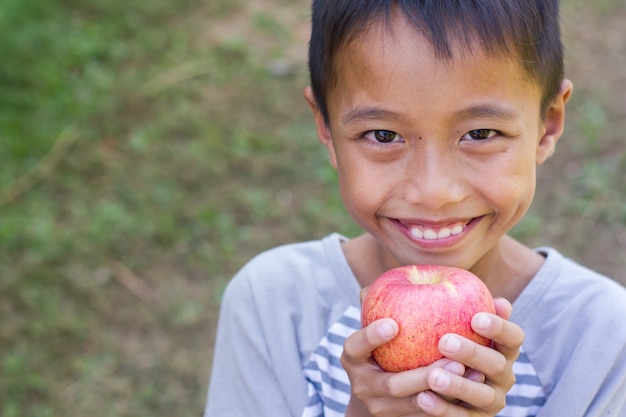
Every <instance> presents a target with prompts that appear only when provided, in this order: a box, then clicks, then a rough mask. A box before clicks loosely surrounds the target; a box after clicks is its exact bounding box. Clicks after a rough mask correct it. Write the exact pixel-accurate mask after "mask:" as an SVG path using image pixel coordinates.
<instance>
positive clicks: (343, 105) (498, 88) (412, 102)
mask: <svg viewBox="0 0 626 417" xmlns="http://www.w3.org/2000/svg"><path fill="white" fill-rule="evenodd" d="M392 27H393V34H392V33H390V32H389V31H388V30H387V29H386V28H385V27H384V26H381V25H379V26H378V30H376V29H372V30H369V31H366V32H364V34H363V35H361V36H360V37H358V39H357V40H356V41H355V42H352V43H351V44H349V45H348V46H347V47H345V48H344V49H343V50H342V51H341V53H340V54H339V58H338V61H337V62H336V67H335V70H336V74H337V76H338V83H337V87H336V88H334V89H333V90H332V91H330V92H329V94H328V96H327V97H328V102H327V104H328V110H329V125H328V126H326V125H325V124H324V121H323V117H322V116H321V114H320V113H319V111H317V109H316V107H315V103H314V101H313V98H312V96H311V94H310V91H309V92H308V93H307V98H308V99H309V101H310V102H311V105H312V106H313V108H314V111H315V114H316V123H317V126H318V133H319V136H320V140H321V141H322V142H323V143H324V144H325V145H326V147H327V149H328V152H329V156H330V160H331V163H332V164H333V166H335V167H336V169H337V170H338V176H339V183H340V189H341V194H342V198H343V200H344V204H345V206H346V208H347V210H348V211H349V213H350V214H351V216H352V217H353V218H354V219H355V220H356V221H357V222H358V223H359V224H360V225H361V226H362V227H363V228H364V229H365V230H366V231H367V232H369V233H370V234H371V235H373V236H375V237H376V238H377V240H378V242H379V243H381V244H382V247H383V248H384V251H385V255H386V256H387V259H388V260H391V261H389V262H388V265H386V266H387V267H392V266H394V265H393V263H397V264H409V263H433V264H442V265H451V266H457V267H461V268H465V269H472V266H474V265H475V264H476V263H477V262H478V261H479V260H480V259H481V258H483V257H484V256H485V255H486V254H488V253H493V250H494V249H496V247H497V245H498V242H499V241H500V238H501V237H502V236H503V235H504V234H506V233H507V231H508V230H509V229H510V228H511V227H513V226H514V225H515V224H516V223H517V222H518V221H519V220H520V218H521V217H522V216H523V215H524V213H525V212H526V211H527V209H528V207H529V206H530V204H531V201H532V198H533V194H534V191H535V171H536V166H537V165H538V164H540V163H542V162H543V161H544V160H545V159H547V158H548V157H549V156H550V155H551V153H552V151H553V148H554V145H555V143H556V141H557V139H558V137H559V136H560V134H561V132H562V128H563V107H564V104H565V101H567V97H568V96H569V85H566V84H564V86H565V87H564V92H562V94H561V95H560V96H559V99H557V101H556V102H555V104H554V105H553V106H552V107H551V108H550V109H549V111H548V115H547V117H546V118H545V119H542V118H541V117H540V108H539V106H540V101H541V91H540V89H539V87H538V85H537V84H536V83H534V82H531V81H530V80H529V79H528V77H527V76H526V74H525V73H524V72H523V70H522V69H521V68H520V67H518V66H517V64H516V63H515V62H514V61H512V60H510V59H508V58H505V57H496V56H488V55H485V54H484V53H483V52H482V50H481V49H480V48H479V47H476V48H474V51H473V52H472V53H469V52H466V53H465V55H464V56H463V55H462V52H461V56H463V57H462V58H459V51H458V50H455V53H456V54H457V55H455V58H454V59H453V60H448V61H446V60H440V59H438V58H436V57H435V56H434V54H433V51H432V48H431V45H430V43H429V42H428V41H427V40H426V39H425V38H423V37H422V35H421V34H420V33H419V32H416V31H415V30H414V29H413V28H412V27H411V26H410V25H409V24H408V23H407V22H406V21H405V20H404V19H403V18H401V17H397V16H396V17H395V18H394V20H393V25H392Z"/></svg>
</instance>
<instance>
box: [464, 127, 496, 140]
mask: <svg viewBox="0 0 626 417" xmlns="http://www.w3.org/2000/svg"><path fill="white" fill-rule="evenodd" d="M496 133H497V132H496V131H495V130H493V129H476V130H470V131H469V132H468V133H467V135H468V136H469V137H470V138H472V139H473V140H485V139H489V138H490V137H492V136H494V135H496Z"/></svg>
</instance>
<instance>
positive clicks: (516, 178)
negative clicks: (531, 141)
mask: <svg viewBox="0 0 626 417" xmlns="http://www.w3.org/2000/svg"><path fill="white" fill-rule="evenodd" d="M522 161H524V158H519V159H517V158H516V160H510V161H508V163H505V165H504V166H503V167H502V170H500V171H499V172H500V173H501V175H498V176H495V177H494V180H493V181H494V182H495V184H492V186H487V187H486V189H485V192H486V193H488V194H489V199H490V200H491V201H492V203H493V204H494V205H495V206H497V207H498V211H500V213H501V214H504V213H506V214H505V217H506V218H507V219H511V220H514V221H517V220H519V219H520V218H521V217H522V216H523V215H524V214H525V213H526V211H527V210H528V208H529V207H530V204H531V202H532V200H533V197H534V194H535V183H536V172H535V165H534V164H530V163H525V162H522Z"/></svg>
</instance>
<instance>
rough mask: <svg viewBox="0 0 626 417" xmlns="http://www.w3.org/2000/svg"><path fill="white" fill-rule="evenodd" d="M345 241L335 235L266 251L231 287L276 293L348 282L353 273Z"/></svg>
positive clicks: (248, 266) (252, 261) (242, 269)
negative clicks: (344, 251) (344, 244)
mask: <svg viewBox="0 0 626 417" xmlns="http://www.w3.org/2000/svg"><path fill="white" fill-rule="evenodd" d="M342 239H343V238H342V237H341V236H340V235H338V234H332V235H329V236H327V237H325V238H324V239H320V240H312V241H307V242H298V243H291V244H286V245H282V246H279V247H276V248H273V249H269V250H267V251H264V252H262V253H260V254H259V255H257V256H255V257H254V258H252V259H251V260H250V261H248V262H247V263H246V264H245V265H244V266H243V267H242V268H241V270H240V271H239V272H238V273H237V274H236V275H235V277H234V278H233V280H232V281H231V283H230V284H229V286H231V287H232V286H235V287H236V286H242V285H243V286H251V287H254V288H255V289H256V290H260V289H267V290H272V291H276V290H279V289H285V288H299V287H301V286H303V285H304V286H307V285H312V284H316V283H321V282H323V281H329V280H330V281H336V280H337V279H338V278H339V279H341V278H347V277H349V275H350V274H351V271H350V269H349V267H347V263H346V261H345V258H344V256H343V253H342V251H341V241H342ZM346 267H347V268H346Z"/></svg>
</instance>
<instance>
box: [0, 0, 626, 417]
mask: <svg viewBox="0 0 626 417" xmlns="http://www.w3.org/2000/svg"><path fill="white" fill-rule="evenodd" d="M568 7H569V9H568V10H567V13H566V15H565V16H564V20H565V21H566V22H565V23H567V24H569V26H567V27H566V35H567V36H568V37H569V39H570V40H571V41H572V43H574V44H575V45H580V40H581V39H589V37H588V36H587V34H580V33H578V32H577V29H576V28H578V27H584V28H585V30H587V31H588V30H589V28H590V27H596V28H597V29H598V30H597V32H598V33H599V34H602V33H603V32H602V30H604V31H608V30H613V31H619V30H621V26H619V25H617V23H616V24H614V25H613V26H611V24H610V22H611V21H612V20H610V19H607V16H617V17H615V20H616V21H619V19H618V17H619V16H624V15H625V13H624V5H623V4H621V2H616V1H609V0H606V1H603V2H602V4H601V7H600V6H597V7H596V6H593V5H588V4H586V3H581V2H576V3H574V4H572V5H570V6H568ZM307 20H308V2H307V1H304V0H302V1H298V2H293V1H287V0H262V1H261V0H257V1H249V2H244V1H242V0H238V1H231V0H209V1H204V2H192V1H190V0H182V1H178V2H175V3H174V2H171V1H167V0H154V1H151V2H143V3H142V2H139V3H136V2H135V3H132V2H131V3H129V2H123V1H121V0H106V1H105V0H89V1H83V2H80V1H76V0H57V1H55V2H50V1H45V0H21V1H20V0H5V1H3V2H2V4H0V29H1V30H2V33H3V36H1V37H0V57H1V58H0V59H1V61H0V313H1V314H2V321H1V322H0V375H1V377H0V415H1V416H3V417H13V416H27V417H30V416H33V417H35V416H48V415H50V416H52V415H55V416H56V415H64V416H68V417H71V416H85V415H89V416H138V415H140V416H142V415H198V414H200V410H201V409H202V407H203V405H204V396H205V390H206V384H207V378H208V373H209V369H210V358H211V356H210V355H211V346H212V338H213V332H214V325H215V320H216V317H217V308H218V307H219V302H220V297H221V292H222V290H223V288H224V286H225V284H226V283H227V281H228V279H229V278H230V277H231V276H232V274H233V273H234V272H235V271H236V270H237V269H238V268H239V267H240V266H241V265H242V263H243V262H245V261H246V260H247V259H249V258H250V257H252V256H253V255H254V254H256V253H258V252H259V251H261V250H263V249H266V248H269V247H272V246H275V245H278V244H281V243H287V242H291V241H295V240H304V239H314V238H319V237H321V236H324V235H326V234H327V233H330V232H332V231H339V232H341V233H344V234H347V235H354V234H356V233H357V232H358V228H357V227H356V226H355V225H354V224H353V223H352V221H351V220H350V219H349V218H348V217H347V216H346V214H345V213H344V211H343V209H342V206H341V203H340V201H339V198H338V191H337V186H336V184H335V173H334V172H333V170H332V169H331V168H330V167H329V165H328V164H327V162H326V155H325V154H324V151H323V149H322V147H321V146H319V145H318V144H317V142H316V136H315V130H314V127H313V124H312V121H311V120H310V117H309V110H308V108H307V107H306V105H305V103H304V101H303V99H302V89H303V87H304V86H305V85H306V83H307V75H306V69H305V66H306V65H305V64H306V61H305V59H306V58H305V56H306V42H307V38H306V35H307ZM594 25H595V26H594ZM601 29H602V30H601ZM621 33H623V31H622V32H621ZM583 35H584V36H583ZM598 36H599V37H601V36H600V35H598ZM617 38H619V39H622V38H621V37H619V36H618V37H617ZM596 41H597V42H598V44H603V42H605V40H604V39H597V40H596ZM589 42H590V44H589V45H587V48H586V49H580V50H578V49H576V48H574V49H572V51H571V52H570V56H569V65H568V68H569V69H570V70H571V72H572V73H573V75H575V76H576V77H573V78H574V81H575V83H576V85H577V90H576V95H575V97H574V99H573V101H572V106H571V114H572V115H573V116H572V117H571V118H570V121H568V133H567V138H566V140H563V145H560V147H559V149H558V150H557V155H556V156H555V158H554V160H553V161H550V162H549V164H548V165H547V166H546V167H543V168H542V169H541V171H540V184H539V191H538V196H537V202H536V205H535V207H534V208H533V210H532V211H531V213H530V214H529V216H528V218H527V219H526V220H525V221H524V222H523V223H522V224H521V225H520V226H519V227H518V228H517V229H516V231H515V233H516V234H517V235H518V236H519V237H521V238H523V239H524V240H526V241H528V242H529V243H530V244H553V245H556V246H557V247H559V248H560V249H562V250H563V251H564V252H566V254H568V255H570V256H573V257H576V258H577V259H581V260H583V261H585V262H586V263H587V264H589V265H590V266H592V267H594V268H596V269H600V270H602V271H603V272H606V273H615V274H616V273H617V272H619V271H621V270H623V267H624V266H626V265H625V264H624V261H623V260H622V259H621V258H622V257H620V255H619V254H620V253H623V250H624V248H626V242H625V241H624V236H625V233H626V211H625V209H624V207H625V206H626V205H625V204H624V201H625V200H626V190H625V189H624V187H623V178H625V175H624V173H626V151H625V150H624V145H623V139H622V138H621V137H620V136H619V132H622V131H623V122H622V121H623V120H624V118H623V116H624V114H623V112H622V113H620V111H622V110H620V109H623V108H626V103H624V101H623V97H622V96H620V95H619V94H617V93H616V92H615V91H614V89H612V88H611V86H613V85H614V84H613V83H612V82H611V80H613V82H615V81H617V80H619V79H620V78H619V75H616V74H617V73H619V69H620V68H621V67H618V66H617V65H618V64H619V63H620V62H619V61H617V60H618V59H620V58H619V57H620V56H624V55H626V54H624V53H622V54H620V53H619V51H620V49H619V48H622V52H623V48H624V46H623V42H622V44H618V43H615V45H613V49H611V50H610V51H599V52H598V51H597V50H596V48H595V46H596V44H594V43H593V42H592V41H589ZM591 49H594V51H592V52H593V53H598V54H599V55H597V56H595V55H594V56H593V59H590V55H589V54H590V50H591ZM590 60H595V61H597V65H598V66H599V67H601V68H603V69H604V70H605V71H607V73H606V74H604V75H600V74H599V73H598V69H597V68H596V67H592V68H587V67H585V65H587V64H586V63H587V62H588V61H590ZM611 77H612V78H611ZM622 80H623V79H622ZM616 97H617V98H616ZM620 100H621V101H620ZM616 278H618V279H621V280H622V281H623V280H624V276H623V275H621V277H619V276H618V277H616Z"/></svg>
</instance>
